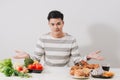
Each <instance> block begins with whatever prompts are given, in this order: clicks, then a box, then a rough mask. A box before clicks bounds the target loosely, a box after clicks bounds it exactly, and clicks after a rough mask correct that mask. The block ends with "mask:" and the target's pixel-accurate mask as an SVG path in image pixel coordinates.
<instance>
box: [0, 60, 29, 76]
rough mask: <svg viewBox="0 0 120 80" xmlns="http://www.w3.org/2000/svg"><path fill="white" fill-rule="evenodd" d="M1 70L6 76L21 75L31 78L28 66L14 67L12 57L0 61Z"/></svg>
mask: <svg viewBox="0 0 120 80" xmlns="http://www.w3.org/2000/svg"><path fill="white" fill-rule="evenodd" d="M0 72H1V73H3V74H4V75H5V76H7V77H10V76H19V77H26V78H29V77H31V75H29V74H28V73H27V68H25V67H23V66H18V67H16V68H14V67H13V64H12V61H11V59H10V58H9V59H4V60H1V61H0Z"/></svg>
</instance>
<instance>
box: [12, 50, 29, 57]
mask: <svg viewBox="0 0 120 80" xmlns="http://www.w3.org/2000/svg"><path fill="white" fill-rule="evenodd" d="M15 52H16V53H17V54H16V55H15V56H14V58H15V59H24V58H29V57H30V56H29V54H28V53H26V52H24V51H21V50H15Z"/></svg>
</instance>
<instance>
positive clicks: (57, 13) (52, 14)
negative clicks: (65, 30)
mask: <svg viewBox="0 0 120 80" xmlns="http://www.w3.org/2000/svg"><path fill="white" fill-rule="evenodd" d="M51 18H61V19H62V20H63V18H64V15H63V14H62V13H61V12H60V11H57V10H53V11H51V12H49V14H48V17H47V19H48V21H49V20H50V19H51Z"/></svg>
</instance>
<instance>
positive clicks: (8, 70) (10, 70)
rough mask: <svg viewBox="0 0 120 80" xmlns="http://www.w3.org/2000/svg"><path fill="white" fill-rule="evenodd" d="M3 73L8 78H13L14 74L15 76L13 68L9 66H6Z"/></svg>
mask: <svg viewBox="0 0 120 80" xmlns="http://www.w3.org/2000/svg"><path fill="white" fill-rule="evenodd" d="M3 73H4V74H5V75H6V76H12V74H13V68H11V67H9V66H5V67H4V69H3Z"/></svg>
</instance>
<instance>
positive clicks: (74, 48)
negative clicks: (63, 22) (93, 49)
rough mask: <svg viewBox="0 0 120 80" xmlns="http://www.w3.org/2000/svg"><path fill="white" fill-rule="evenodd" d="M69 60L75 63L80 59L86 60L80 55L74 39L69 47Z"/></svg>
mask: <svg viewBox="0 0 120 80" xmlns="http://www.w3.org/2000/svg"><path fill="white" fill-rule="evenodd" d="M71 60H72V62H73V64H76V63H78V62H80V61H81V60H85V61H87V58H86V56H84V57H81V55H80V51H79V47H78V44H77V42H76V39H74V40H73V43H72V47H71Z"/></svg>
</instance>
